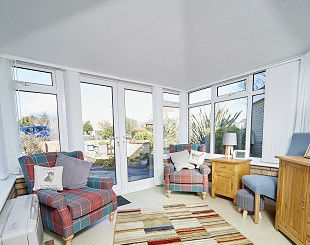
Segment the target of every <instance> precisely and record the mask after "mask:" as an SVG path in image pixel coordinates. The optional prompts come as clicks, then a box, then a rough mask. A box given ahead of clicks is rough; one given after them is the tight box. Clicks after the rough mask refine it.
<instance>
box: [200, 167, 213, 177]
mask: <svg viewBox="0 0 310 245" xmlns="http://www.w3.org/2000/svg"><path fill="white" fill-rule="evenodd" d="M199 171H200V173H201V174H202V175H208V174H209V173H211V169H210V168H209V166H207V165H205V164H202V165H200V167H199Z"/></svg>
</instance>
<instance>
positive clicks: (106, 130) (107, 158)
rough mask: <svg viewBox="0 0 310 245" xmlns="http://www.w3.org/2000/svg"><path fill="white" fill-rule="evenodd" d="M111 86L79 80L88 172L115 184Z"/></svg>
mask: <svg viewBox="0 0 310 245" xmlns="http://www.w3.org/2000/svg"><path fill="white" fill-rule="evenodd" d="M112 96H113V93H112V88H111V87H108V86H102V85H96V84H89V83H81V103H82V118H83V139H84V155H85V159H86V160H87V161H90V162H93V165H92V167H91V174H92V175H100V176H104V177H109V178H113V180H114V184H116V172H115V156H114V154H115V151H114V146H115V144H114V122H113V101H112Z"/></svg>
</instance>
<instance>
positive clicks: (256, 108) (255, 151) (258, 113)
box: [250, 94, 265, 158]
mask: <svg viewBox="0 0 310 245" xmlns="http://www.w3.org/2000/svg"><path fill="white" fill-rule="evenodd" d="M264 103H265V95H264V94H260V95H255V96H253V100H252V125H251V148H250V156H251V157H259V158H261V157H262V146H263V127H264Z"/></svg>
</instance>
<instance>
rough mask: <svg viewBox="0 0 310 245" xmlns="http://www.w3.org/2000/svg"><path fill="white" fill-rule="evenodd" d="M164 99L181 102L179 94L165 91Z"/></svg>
mask: <svg viewBox="0 0 310 245" xmlns="http://www.w3.org/2000/svg"><path fill="white" fill-rule="evenodd" d="M163 99H164V101H171V102H176V103H179V95H178V94H170V93H163Z"/></svg>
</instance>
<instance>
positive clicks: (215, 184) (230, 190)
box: [211, 158, 251, 205]
mask: <svg viewBox="0 0 310 245" xmlns="http://www.w3.org/2000/svg"><path fill="white" fill-rule="evenodd" d="M250 161H251V160H238V159H225V158H219V159H212V193H211V197H212V198H215V195H216V194H219V195H222V196H226V197H229V198H233V199H234V205H236V202H237V200H236V194H237V191H238V190H239V189H240V188H241V186H242V183H241V181H242V176H243V175H248V174H250Z"/></svg>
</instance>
